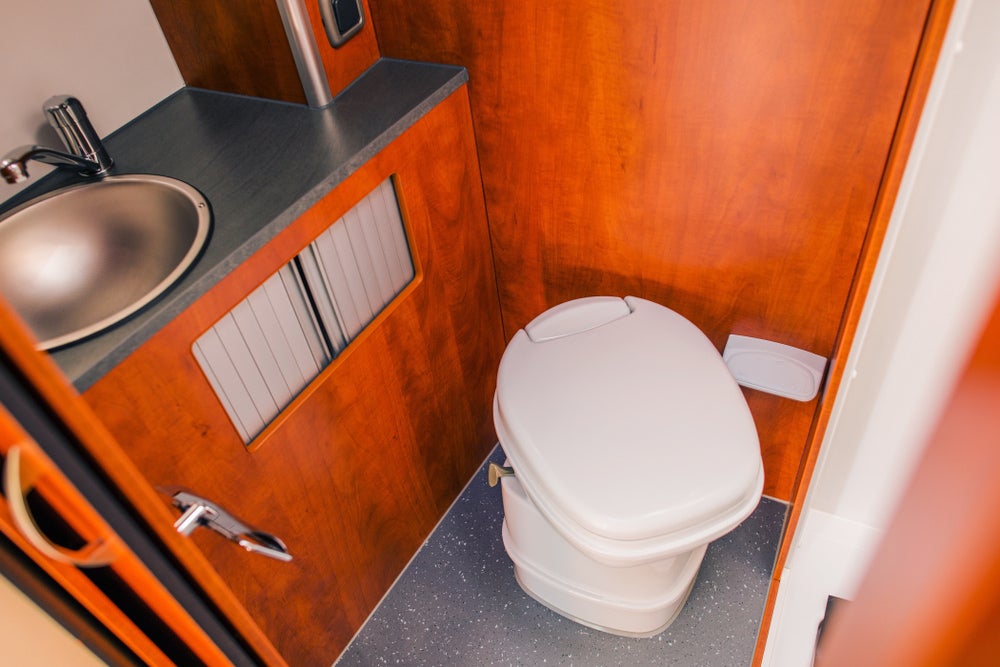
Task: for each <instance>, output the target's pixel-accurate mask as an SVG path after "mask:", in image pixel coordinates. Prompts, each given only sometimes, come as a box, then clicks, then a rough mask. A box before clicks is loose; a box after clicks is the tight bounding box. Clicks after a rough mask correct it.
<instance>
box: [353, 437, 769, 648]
mask: <svg viewBox="0 0 1000 667" xmlns="http://www.w3.org/2000/svg"><path fill="white" fill-rule="evenodd" d="M503 458H504V455H503V452H502V451H501V450H500V448H499V447H497V448H496V449H494V451H493V452H492V453H491V455H490V457H489V458H488V459H487V462H486V463H488V462H489V461H496V462H498V463H501V462H502V461H503ZM485 467H486V464H484V466H483V468H482V469H480V470H479V472H478V473H477V474H476V476H475V477H474V478H473V479H472V480H471V482H470V483H469V485H468V486H467V487H466V489H465V490H464V491H463V492H462V494H461V495H460V496H459V498H458V500H457V501H456V502H455V504H454V505H453V506H452V508H451V509H450V510H449V512H448V513H447V514H446V515H445V517H444V518H443V519H442V521H441V523H440V524H439V525H438V527H437V528H436V529H435V531H434V532H433V533H432V534H431V536H430V537H429V538H428V540H427V542H426V543H425V544H424V546H423V547H422V548H421V549H420V551H418V552H417V554H416V556H414V558H413V560H412V561H411V562H410V564H409V566H408V567H407V568H406V570H405V571H404V572H403V574H402V575H400V578H399V579H398V580H397V581H396V583H395V585H394V586H393V587H392V589H391V590H390V591H389V593H388V594H387V595H386V597H385V598H384V599H383V600H382V602H381V603H380V604H379V606H378V607H377V608H376V609H375V611H374V612H373V613H372V615H371V617H370V618H369V619H368V621H367V623H366V624H365V625H364V626H363V627H362V628H361V630H360V631H359V632H358V634H357V636H356V637H355V638H354V640H353V641H352V642H351V644H350V645H349V646H348V647H347V649H346V650H345V651H344V653H343V655H342V656H341V657H340V659H339V660H338V661H337V663H336V664H337V666H338V667H351V666H354V665H359V666H364V665H408V666H417V665H433V666H435V667H443V666H445V665H459V666H461V665H475V666H477V667H482V666H485V665H581V666H586V665H605V666H611V665H629V666H637V665H671V666H672V667H685V666H688V665H690V666H691V667H695V666H697V667H711V666H716V665H718V666H726V667H739V666H742V665H749V664H750V661H751V658H752V656H753V650H754V645H755V642H756V638H757V630H758V626H759V622H760V616H761V613H762V611H763V608H764V600H765V597H766V595H767V587H768V584H769V582H770V579H771V572H772V568H773V565H774V559H775V556H776V554H777V550H778V544H779V539H780V535H781V529H782V525H783V523H784V520H785V510H786V505H785V504H784V503H782V502H779V501H776V500H772V499H770V498H764V499H763V500H762V501H761V504H760V506H758V508H757V509H756V510H755V511H754V513H753V514H752V515H751V516H750V517H749V518H748V519H747V520H746V521H744V522H743V523H742V524H741V525H740V526H739V527H738V528H737V529H736V530H734V531H733V532H732V533H730V534H729V535H726V536H725V537H723V538H721V539H719V540H717V541H716V542H714V543H712V544H711V545H710V546H709V549H708V553H707V554H706V556H705V560H704V562H703V564H702V568H701V572H700V573H699V575H698V580H697V581H696V583H695V587H694V590H693V591H692V593H691V597H690V598H689V600H688V603H687V605H686V606H685V607H684V609H683V610H682V611H681V614H680V616H679V617H678V618H677V620H676V621H674V623H673V625H671V626H670V627H669V628H668V629H667V630H665V631H664V632H662V633H661V634H659V635H658V636H656V637H653V638H650V639H630V638H624V637H617V636H614V635H609V634H605V633H602V632H599V631H597V630H592V629H590V628H586V627H583V626H581V625H578V624H576V623H573V622H571V621H568V620H566V619H564V618H563V617H561V616H559V615H558V614H556V613H554V612H552V611H550V610H549V609H547V608H546V607H544V606H542V605H541V604H539V603H538V602H536V601H535V600H533V599H532V598H530V597H528V595H527V594H525V593H524V592H523V591H522V590H521V589H520V587H519V586H518V585H517V583H516V582H515V581H514V572H513V565H511V562H510V560H509V559H508V557H507V554H506V552H505V551H504V548H503V544H502V542H501V539H500V525H501V522H502V520H503V508H502V504H501V500H500V491H499V488H495V489H491V488H489V486H488V485H487V483H486V473H485Z"/></svg>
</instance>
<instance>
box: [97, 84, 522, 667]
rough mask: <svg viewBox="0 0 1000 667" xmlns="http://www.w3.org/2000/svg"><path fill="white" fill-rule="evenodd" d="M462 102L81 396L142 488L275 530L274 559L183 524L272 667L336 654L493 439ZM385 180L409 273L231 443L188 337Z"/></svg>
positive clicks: (484, 278) (365, 169)
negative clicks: (249, 436)
mask: <svg viewBox="0 0 1000 667" xmlns="http://www.w3.org/2000/svg"><path fill="white" fill-rule="evenodd" d="M468 105H469V102H468V97H467V93H466V89H465V87H462V88H461V89H459V90H458V91H456V92H455V93H453V94H452V95H451V96H449V97H448V98H446V99H445V100H444V101H442V102H441V103H440V104H439V105H438V106H436V107H435V108H434V109H432V110H431V111H429V112H428V113H427V114H426V115H425V116H424V117H423V118H422V119H420V120H419V121H418V122H417V123H416V124H415V125H413V126H412V127H411V128H410V129H409V130H407V131H406V132H405V133H403V134H402V135H401V136H400V137H399V138H397V139H396V140H395V141H393V142H392V143H391V144H390V145H389V146H387V147H386V148H385V149H383V150H382V151H381V152H380V153H379V154H378V155H376V156H375V157H374V158H372V159H371V160H370V161H369V162H368V163H366V164H365V165H363V166H362V167H360V168H359V169H358V170H357V171H356V172H355V173H354V174H353V175H351V176H350V177H349V178H348V179H347V180H346V181H344V182H343V183H342V184H341V185H339V186H338V187H337V188H335V189H334V190H333V191H331V192H330V193H329V194H328V195H327V196H326V197H324V198H323V199H322V200H320V201H319V202H318V203H317V204H316V205H315V206H314V207H312V208H311V209H310V210H309V211H307V212H306V213H305V214H304V215H303V216H302V217H301V218H299V219H298V220H297V221H296V222H294V223H293V224H292V225H290V226H289V227H288V228H287V229H286V230H284V231H283V232H282V233H281V234H279V235H278V236H277V237H276V238H275V239H274V240H273V241H271V242H270V243H269V244H268V245H267V246H265V247H264V248H263V249H261V250H260V251H259V252H258V253H256V254H255V255H254V256H252V257H251V258H249V259H248V260H247V261H246V262H245V263H244V264H243V265H241V266H240V267H238V268H237V269H236V270H235V271H233V273H231V274H230V275H229V276H227V278H226V279H225V280H223V281H222V282H221V283H219V285H217V286H216V287H215V288H213V290H211V291H210V292H209V293H208V294H206V295H205V296H204V297H203V298H201V299H200V300H199V301H197V302H195V303H194V304H192V306H191V307H190V308H189V309H188V310H186V311H185V312H184V313H182V314H181V315H179V316H178V317H177V318H176V319H175V320H174V321H173V322H172V323H171V324H170V325H168V326H167V327H165V328H164V329H163V330H162V331H161V332H159V333H158V334H157V335H156V336H154V337H153V338H152V339H151V340H150V341H149V342H147V343H146V344H145V345H144V346H143V347H142V348H140V349H139V350H138V351H136V352H135V353H134V354H132V355H131V356H130V357H128V358H127V359H125V360H124V361H123V362H122V363H121V364H120V365H119V366H118V367H117V368H115V369H114V370H112V371H111V372H110V373H109V374H108V375H107V376H106V377H105V378H103V379H102V380H101V381H99V382H98V383H97V384H95V385H94V386H93V387H92V388H91V389H90V390H89V391H88V392H87V393H86V395H85V398H86V400H87V401H88V402H89V403H90V405H91V406H93V408H94V410H95V411H96V412H97V413H98V414H99V415H100V417H101V418H102V420H103V421H104V423H105V424H106V425H107V427H108V428H109V429H110V430H111V431H112V433H114V435H115V437H116V438H117V439H118V440H119V441H120V442H121V443H122V445H123V447H124V450H125V452H127V456H128V458H129V460H130V461H131V463H132V464H133V465H134V466H135V468H137V469H138V470H141V471H142V473H143V476H144V477H145V479H146V480H147V481H148V482H149V483H150V484H151V485H152V486H154V487H174V486H183V487H185V488H186V489H187V490H189V491H190V492H192V493H194V494H197V495H200V496H203V497H205V498H208V499H209V500H210V501H212V502H213V503H217V504H218V505H220V506H221V507H223V508H225V509H227V510H231V511H232V512H235V513H237V514H238V515H239V516H240V519H241V520H243V521H245V522H246V523H247V524H250V525H254V526H259V527H261V528H263V529H264V530H266V531H268V532H270V533H273V534H274V535H276V536H278V537H280V538H281V539H282V540H283V541H284V543H285V545H286V546H287V549H288V551H289V553H290V554H291V555H292V557H293V558H292V560H291V561H289V562H281V561H278V560H275V559H271V558H263V557H261V556H260V555H258V554H255V553H250V552H246V551H243V550H241V549H239V548H237V547H236V546H235V545H233V544H232V543H231V542H230V541H229V540H227V539H225V538H224V537H222V536H220V535H218V534H215V533H213V532H210V531H203V530H197V531H194V532H193V533H192V534H191V536H190V538H185V539H186V540H187V544H188V547H189V548H190V547H191V545H193V546H196V547H197V550H198V553H197V554H185V555H184V557H185V558H186V557H188V556H190V557H191V558H192V561H191V569H192V571H193V572H194V573H195V575H196V576H198V577H199V581H200V582H201V583H202V585H203V586H204V587H205V589H206V590H207V591H209V594H210V595H212V596H213V599H214V598H215V596H217V595H218V596H219V599H220V600H221V601H222V602H225V601H226V600H229V599H235V600H236V601H237V602H238V609H235V612H234V613H236V612H239V613H243V614H246V616H245V617H244V618H243V619H242V620H241V621H240V622H241V623H244V624H243V625H242V626H240V627H241V631H243V630H244V629H246V628H249V629H250V630H251V631H253V629H254V628H258V629H259V631H261V632H262V634H263V636H264V637H266V640H267V641H268V642H270V643H272V644H273V646H275V647H276V648H277V651H278V652H279V653H280V656H281V658H282V659H284V660H286V661H287V662H288V663H289V664H294V665H329V664H330V663H331V662H332V661H333V660H334V659H335V658H336V657H337V655H338V654H339V653H340V651H341V650H342V648H343V647H344V646H345V645H346V643H347V642H348V641H349V640H350V638H351V637H352V636H353V634H354V632H355V631H356V630H357V629H358V628H359V627H360V625H361V623H363V622H364V620H365V619H366V618H367V616H368V614H369V613H370V612H371V610H372V609H373V607H374V606H375V605H376V604H377V602H378V601H379V600H380V599H381V597H382V595H383V594H384V593H385V591H386V590H387V589H388V587H389V586H390V585H391V583H392V582H393V581H394V580H395V578H396V576H397V575H398V574H399V573H400V571H401V570H402V568H403V567H404V566H405V564H406V563H407V562H408V561H409V559H410V557H411V556H412V555H413V553H414V552H415V551H416V549H417V548H418V547H419V546H420V544H421V543H422V542H423V540H424V539H425V538H426V536H427V535H428V534H429V532H430V531H431V530H432V528H433V527H434V525H435V524H436V523H437V521H438V520H439V518H440V517H441V516H442V515H443V514H444V512H445V511H446V510H447V508H448V507H449V505H450V504H451V502H452V500H453V499H454V498H455V497H456V496H457V494H458V492H459V491H460V490H461V488H462V487H463V486H464V484H465V483H466V481H467V480H468V479H469V477H471V475H472V474H473V472H474V471H475V469H476V468H477V466H478V465H479V464H480V463H481V461H482V459H483V457H485V456H486V454H487V453H488V451H489V449H490V448H491V447H492V446H493V444H494V443H495V442H496V440H495V434H494V433H493V429H492V419H491V401H492V393H493V388H494V379H495V378H494V374H495V369H496V367H497V364H498V362H499V358H500V355H501V354H502V351H503V337H502V327H501V323H500V314H499V312H500V311H499V305H498V301H497V295H496V286H495V282H494V277H493V267H492V263H491V259H490V257H491V255H490V247H489V238H488V232H487V226H486V219H485V209H484V204H483V199H482V191H481V186H480V179H479V170H478V162H477V159H476V153H475V144H474V141H473V134H472V126H471V118H470V116H469V110H468V109H469V106H468ZM389 178H391V179H392V182H393V184H394V186H395V189H396V192H397V197H398V199H399V204H400V210H401V212H402V217H403V220H404V223H405V227H406V237H407V240H408V242H409V245H410V250H411V253H412V256H413V264H414V269H415V276H414V278H413V280H412V281H410V283H409V284H408V285H407V286H406V287H405V288H404V289H403V290H402V292H401V293H400V294H399V295H398V296H396V297H395V298H394V299H393V300H392V301H391V302H390V303H389V305H388V306H387V307H386V308H385V309H384V310H382V311H381V312H380V313H378V315H377V316H376V317H375V319H374V320H373V321H372V322H371V323H370V324H368V325H367V326H366V327H365V329H364V330H363V331H361V333H360V334H359V335H358V336H357V337H356V338H353V339H352V340H351V341H350V343H349V344H348V345H347V347H346V348H345V349H344V350H343V351H341V352H340V353H339V354H338V355H337V356H336V358H335V359H334V360H333V361H332V363H330V365H329V366H327V367H326V368H325V369H324V370H323V371H321V372H320V374H319V375H318V376H317V377H316V379H315V380H313V381H312V382H311V383H310V384H309V385H308V386H307V387H306V389H305V390H303V391H302V392H301V393H300V394H299V395H298V396H297V397H296V398H295V399H294V400H293V401H292V403H291V404H290V405H289V406H288V407H287V408H285V409H284V410H283V411H282V412H281V413H280V414H279V415H278V417H277V419H276V420H275V421H273V422H271V423H270V425H268V426H267V427H266V428H265V429H264V431H263V432H262V433H261V434H260V435H258V436H256V438H255V439H254V440H253V441H252V442H251V443H250V444H249V446H247V445H245V444H244V442H243V440H242V438H241V437H240V435H239V433H237V431H236V429H235V428H234V427H233V425H232V422H231V421H230V419H229V417H228V416H227V414H226V412H225V410H224V408H223V407H222V405H221V403H220V401H219V400H218V399H217V398H216V395H215V393H214V392H213V391H212V388H211V385H210V383H209V382H208V380H207V379H206V377H205V376H204V374H203V373H202V371H201V369H200V366H199V365H198V363H197V361H196V359H195V358H194V356H193V354H192V352H191V345H192V343H193V342H194V341H195V340H197V339H198V338H199V337H200V336H201V335H202V334H203V333H204V332H205V331H206V330H208V329H209V328H211V327H212V326H214V324H215V323H216V322H218V321H219V320H220V318H222V317H223V316H224V315H226V314H227V313H229V312H230V311H232V309H233V308H234V307H235V306H236V305H237V304H239V303H240V302H242V301H243V300H244V299H246V298H247V296H248V295H249V294H251V293H252V292H253V291H254V290H255V289H256V288H257V287H258V286H259V285H261V284H263V283H264V282H265V281H266V280H268V278H269V277H270V276H272V275H273V274H274V273H275V271H277V270H278V269H279V268H280V267H282V266H284V265H285V264H286V263H287V262H289V261H290V260H291V259H292V258H293V257H295V256H296V255H298V254H299V253H300V252H302V250H303V249H304V248H305V247H306V246H307V245H308V244H309V243H311V242H312V241H313V240H314V239H315V238H317V236H319V235H320V234H321V232H323V231H324V230H325V229H326V228H327V227H328V226H329V225H330V224H331V222H333V221H335V220H337V219H339V218H341V217H342V216H344V214H345V213H346V212H347V211H349V210H350V209H351V208H353V207H354V206H355V204H357V203H358V202H359V201H361V200H362V199H364V198H365V197H366V195H368V194H369V193H370V192H372V191H373V190H374V189H375V188H376V187H378V186H379V184H381V183H383V182H384V181H385V180H386V179H389ZM95 455H97V456H101V453H100V452H97V453H95ZM159 503H160V509H161V510H162V511H168V512H172V513H173V516H174V517H176V515H177V512H176V511H175V510H174V509H173V508H172V507H170V504H169V503H170V499H169V497H168V496H162V497H161V498H160V500H159ZM168 528H169V526H168ZM202 558H203V559H206V560H207V561H208V562H209V563H210V564H211V570H210V571H208V570H206V569H205V568H203V567H201V566H199V565H198V562H199V561H198V559H202Z"/></svg>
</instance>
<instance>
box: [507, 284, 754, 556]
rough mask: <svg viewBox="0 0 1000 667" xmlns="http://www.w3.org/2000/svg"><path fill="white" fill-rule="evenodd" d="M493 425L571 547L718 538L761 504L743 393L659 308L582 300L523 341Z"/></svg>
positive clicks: (717, 360) (688, 326)
mask: <svg viewBox="0 0 1000 667" xmlns="http://www.w3.org/2000/svg"><path fill="white" fill-rule="evenodd" d="M602 313H603V314H602ZM494 418H495V422H496V426H497V432H498V434H499V435H500V442H501V445H502V446H503V448H504V451H505V452H506V454H507V456H508V458H509V460H510V462H511V464H512V465H513V467H514V469H515V472H516V475H517V478H518V480H519V481H520V482H521V484H522V486H524V487H525V490H526V491H527V492H528V495H529V496H530V497H531V498H532V500H533V501H534V502H535V504H536V505H537V506H538V508H539V510H540V511H542V512H543V514H545V515H546V516H547V518H549V519H550V521H552V522H553V523H554V524H555V526H556V528H557V529H560V532H563V533H564V535H566V536H567V537H569V536H570V534H572V535H575V536H576V538H578V539H582V540H584V541H586V540H588V539H590V538H588V537H587V535H591V536H593V538H594V539H595V540H598V541H601V540H607V539H610V540H647V541H648V540H651V539H652V540H654V541H655V540H661V541H662V540H663V539H667V540H669V539H671V536H675V535H681V536H683V535H689V536H691V535H694V534H695V533H697V534H699V535H700V536H701V537H704V536H705V534H707V533H711V536H710V537H709V538H708V539H714V538H715V537H717V536H718V535H721V534H723V533H725V532H728V530H730V529H731V528H733V527H735V525H736V523H738V522H739V521H741V520H742V519H743V518H745V517H746V516H747V515H748V514H749V512H750V511H752V509H753V507H755V506H756V504H757V501H758V500H759V497H760V492H761V486H762V484H763V473H762V465H761V458H760V446H759V443H758V440H757V431H756V428H755V426H754V423H753V419H752V417H751V415H750V411H749V409H748V408H747V404H746V401H745V399H744V398H743V394H742V392H741V391H740V389H739V387H738V386H737V384H736V382H735V380H734V379H733V377H732V375H731V374H730V373H729V371H728V369H727V368H726V366H725V364H724V363H723V361H722V358H721V356H720V355H719V352H718V351H717V350H716V349H715V347H714V346H713V345H712V343H711V341H709V340H708V338H707V337H705V335H704V334H703V333H702V332H701V331H699V330H698V328H697V327H695V326H694V325H693V324H692V323H691V322H689V321H688V320H686V319H684V318H683V317H681V316H680V315H678V314H677V313H675V312H674V311H672V310H670V309H668V308H665V307H663V306H660V305H658V304H655V303H653V302H650V301H645V300H643V299H638V298H635V297H627V298H626V299H625V300H622V299H619V298H617V297H593V298H590V299H579V300H577V301H572V302H569V303H567V304H563V305H561V306H558V307H556V308H555V309H552V310H551V311H546V313H543V314H542V315H541V316H539V318H536V320H535V321H533V322H532V323H531V324H529V325H528V326H527V327H526V330H521V331H518V332H517V334H515V336H514V338H513V340H512V341H511V342H510V344H509V345H508V347H507V350H506V352H505V353H504V356H503V359H502V360H501V363H500V368H499V372H498V378H497V391H496V396H495V401H494ZM574 524H575V525H574ZM715 524H719V525H718V526H716V525H715ZM721 524H726V525H724V526H722V525H721ZM706 526H707V527H706ZM716 528H719V530H716ZM581 529H582V530H581ZM581 535H583V537H580V536H581ZM574 541H575V540H574ZM705 541H707V540H705Z"/></svg>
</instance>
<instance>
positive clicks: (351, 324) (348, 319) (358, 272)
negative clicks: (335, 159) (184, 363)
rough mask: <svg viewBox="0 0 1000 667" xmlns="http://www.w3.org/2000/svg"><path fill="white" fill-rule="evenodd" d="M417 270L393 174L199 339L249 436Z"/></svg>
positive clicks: (220, 391) (209, 372)
mask: <svg viewBox="0 0 1000 667" xmlns="http://www.w3.org/2000/svg"><path fill="white" fill-rule="evenodd" d="M414 275H415V271H414V267H413V259H412V256H411V254H410V248H409V244H408V243H407V240H406V232H405V229H404V227H403V220H402V216H401V215H400V212H399V205H398V203H397V200H396V193H395V190H394V188H393V185H392V181H391V179H387V180H385V181H384V182H382V184H380V185H379V186H378V187H377V188H376V189H375V190H374V191H372V192H371V193H370V194H369V195H368V196H367V197H365V198H364V199H363V200H362V201H361V202H359V203H358V204H357V205H356V206H355V207H354V208H352V209H351V210H350V211H348V212H347V213H346V214H345V215H344V216H343V217H342V218H340V219H339V220H337V221H335V222H334V223H333V224H332V225H330V227H329V228H327V230H326V231H324V232H323V233H322V234H320V235H319V237H317V238H316V239H315V240H314V241H313V242H312V243H310V244H309V246H308V247H306V248H305V249H304V250H303V251H302V252H301V253H300V254H299V255H297V256H296V257H295V258H294V259H293V260H292V261H291V262H289V263H288V264H286V265H285V266H283V267H282V268H281V269H280V270H278V272H277V273H275V274H274V275H272V276H271V277H270V278H268V279H267V280H266V281H265V282H264V283H263V284H262V285H261V286H260V287H258V288H257V289H256V290H254V291H253V292H252V293H251V294H250V295H249V296H248V297H247V298H246V299H244V300H243V301H242V302H240V303H239V304H238V305H237V306H236V307H235V308H234V309H233V310H232V311H230V312H229V313H227V314H226V315H225V316H224V317H223V318H222V319H221V320H219V321H218V322H217V323H216V324H215V325H214V326H213V327H212V328H211V329H209V330H208V331H206V332H205V333H204V334H202V336H201V337H200V338H198V340H196V341H195V342H194V345H193V346H192V352H193V353H194V356H195V358H196V359H197V360H198V363H199V365H200V366H201V368H202V370H203V371H204V373H205V376H206V378H208V381H209V383H210V384H211V385H212V388H213V389H214V390H215V393H216V395H217V396H218V398H219V401H220V402H221V403H222V405H223V407H224V408H225V409H226V412H227V414H228V415H229V418H230V419H231V420H232V422H233V425H234V426H235V428H236V430H237V432H239V434H240V437H241V438H242V439H243V442H244V443H250V442H251V441H252V440H253V439H254V438H255V437H256V436H257V435H258V434H260V432H261V431H263V430H264V428H265V427H266V426H267V425H268V424H269V423H270V422H271V421H273V420H274V418H275V417H277V416H278V415H279V414H280V413H281V411H282V410H283V409H284V408H285V407H286V406H287V405H288V404H289V403H291V401H292V399H294V398H295V396H297V395H298V394H299V392H301V391H302V390H303V389H304V388H305V387H306V386H307V385H308V384H309V382H311V381H312V380H313V378H315V377H316V376H317V375H318V374H319V372H320V371H321V370H323V368H325V367H326V366H327V365H328V364H329V363H330V361H332V360H333V359H334V357H336V356H337V355H338V354H339V353H340V352H341V351H342V350H343V349H344V348H345V347H347V345H348V344H349V343H350V342H351V340H353V339H354V338H355V337H357V335H358V334H359V333H361V331H362V330H363V329H364V327H365V326H366V325H368V324H369V323H370V322H371V321H372V320H373V319H375V316H376V315H378V314H379V313H380V312H381V311H382V310H383V309H384V308H385V307H386V306H387V305H388V304H389V303H390V302H391V301H392V300H393V299H394V298H395V297H396V295H397V294H399V293H400V292H401V291H402V290H403V288H404V287H406V285H408V284H409V283H410V281H411V280H413V277H414Z"/></svg>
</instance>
